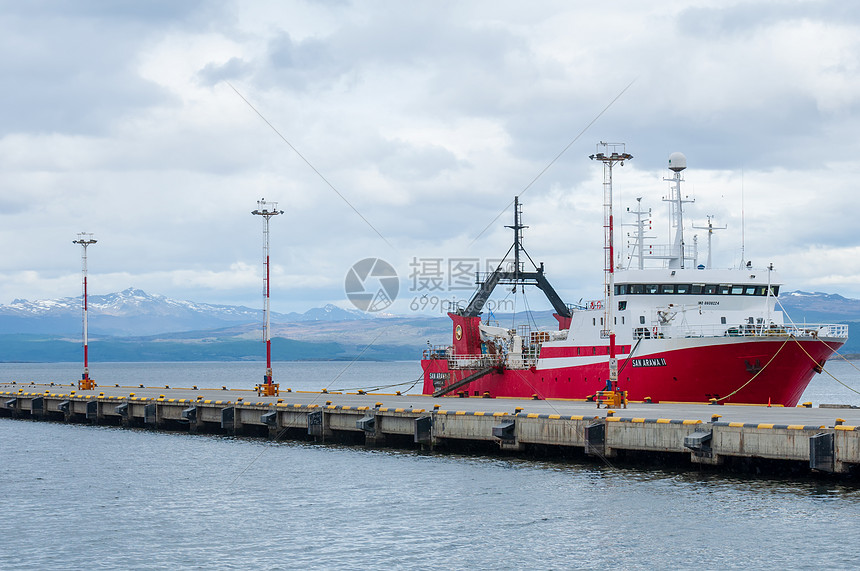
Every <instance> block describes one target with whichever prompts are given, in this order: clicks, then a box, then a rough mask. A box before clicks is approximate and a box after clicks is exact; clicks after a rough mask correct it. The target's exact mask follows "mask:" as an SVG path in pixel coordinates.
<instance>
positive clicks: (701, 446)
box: [684, 430, 714, 451]
mask: <svg viewBox="0 0 860 571" xmlns="http://www.w3.org/2000/svg"><path fill="white" fill-rule="evenodd" d="M713 437H714V431H713V430H707V431H705V430H699V431H696V432H693V433H692V434H688V435H687V436H685V437H684V447H685V448H689V449H690V450H696V451H704V450H708V449H710V447H711V446H710V444H711V439H712V438H713Z"/></svg>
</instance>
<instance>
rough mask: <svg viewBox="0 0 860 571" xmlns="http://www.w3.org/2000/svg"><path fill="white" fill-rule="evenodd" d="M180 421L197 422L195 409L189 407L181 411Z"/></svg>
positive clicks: (194, 407)
mask: <svg viewBox="0 0 860 571" xmlns="http://www.w3.org/2000/svg"><path fill="white" fill-rule="evenodd" d="M182 420H187V421H188V422H197V407H196V406H190V407H188V408H186V409H184V410H183V411H182Z"/></svg>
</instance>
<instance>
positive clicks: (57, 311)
mask: <svg viewBox="0 0 860 571" xmlns="http://www.w3.org/2000/svg"><path fill="white" fill-rule="evenodd" d="M779 302H780V304H781V305H782V308H783V309H785V311H786V312H787V313H788V314H789V315H790V316H791V318H792V320H793V321H794V322H795V323H803V322H807V323H814V322H818V323H820V322H827V323H849V324H852V323H853V324H855V325H860V300H857V299H850V298H845V297H842V296H840V295H837V294H827V293H821V292H814V293H810V292H802V291H795V292H783V293H782V294H781V295H780V297H779ZM496 317H497V320H498V321H499V322H500V323H502V324H505V323H509V322H513V321H514V320H513V316H512V315H506V314H502V315H498V316H496ZM88 318H89V320H88V322H89V333H90V355H91V359H94V360H99V359H100V360H102V361H217V360H260V359H262V358H263V350H262V331H261V329H262V327H261V323H262V311H261V310H259V309H251V308H248V307H243V306H232V305H215V304H206V303H195V302H191V301H177V300H173V299H170V298H167V297H165V296H162V295H151V294H148V293H146V292H144V291H142V290H140V289H134V288H129V289H126V290H124V291H121V292H117V293H111V294H107V295H93V296H89V297H88ZM529 321H532V322H535V323H536V324H537V325H538V326H540V327H545V328H554V327H555V324H556V322H555V319H553V317H552V312H551V311H539V312H533V313H532V314H531V315H530V318H529ZM450 327H451V322H450V320H449V319H448V317H447V316H444V315H441V316H426V315H418V314H414V315H410V316H393V315H385V316H377V315H376V314H367V313H364V312H361V311H357V310H348V309H343V308H340V307H337V306H335V305H331V304H329V305H325V306H323V307H318V308H313V309H310V310H308V311H306V312H304V313H295V312H293V313H276V312H273V313H272V315H271V334H272V344H273V348H272V352H273V355H275V358H276V359H278V360H307V359H318V360H352V359H366V360H413V359H419V358H420V355H421V352H422V350H423V349H425V348H426V347H427V346H428V345H442V344H448V343H450V341H451V339H450V337H451V329H450ZM80 335H81V298H80V297H67V298H62V299H56V300H39V301H27V300H24V299H16V300H14V301H13V302H12V303H10V304H9V305H0V362H4V361H5V362H10V361H38V362H46V361H76V360H79V359H80V356H81V340H80ZM842 352H843V353H860V340H858V341H857V342H854V341H853V340H852V339H851V338H849V341H848V344H846V346H845V347H844V348H843V351H842Z"/></svg>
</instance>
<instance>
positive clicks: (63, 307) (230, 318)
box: [0, 288, 372, 336]
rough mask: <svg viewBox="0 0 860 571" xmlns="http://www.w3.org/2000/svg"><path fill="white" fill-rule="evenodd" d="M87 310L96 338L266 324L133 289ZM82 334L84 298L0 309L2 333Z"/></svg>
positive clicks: (278, 318)
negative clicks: (244, 324) (97, 336)
mask: <svg viewBox="0 0 860 571" xmlns="http://www.w3.org/2000/svg"><path fill="white" fill-rule="evenodd" d="M87 311H88V317H89V320H88V321H89V331H90V333H92V334H93V335H111V336H136V335H154V334H158V333H168V332H176V331H192V330H204V329H217V328H221V327H228V326H231V325H235V324H242V323H261V322H262V310H261V309H251V308H248V307H244V306H241V305H215V304H210V303H195V302H192V301H178V300H175V299H170V298H168V297H165V296H163V295H150V294H148V293H146V292H145V291H143V290H140V289H135V288H128V289H126V290H123V291H121V292H117V293H110V294H107V295H90V296H87ZM270 317H271V320H272V322H282V323H293V322H306V321H353V320H364V319H372V317H369V316H368V314H366V313H363V312H361V311H358V310H348V309H342V308H340V307H337V306H336V305H331V304H328V305H326V306H324V307H316V308H313V309H310V310H308V311H306V312H305V313H277V312H272V314H271V316H270ZM80 331H81V298H80V296H79V297H64V298H62V299H51V300H38V301H28V300H26V299H16V300H13V301H12V303H10V304H9V305H0V334H2V333H34V334H55V335H57V334H59V335H71V334H74V333H80Z"/></svg>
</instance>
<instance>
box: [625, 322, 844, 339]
mask: <svg viewBox="0 0 860 571" xmlns="http://www.w3.org/2000/svg"><path fill="white" fill-rule="evenodd" d="M788 336H793V337H797V338H802V339H807V338H808V339H817V338H828V339H844V338H847V337H848V326H847V325H843V324H803V325H791V324H782V325H780V324H771V325H770V326H762V325H754V324H746V323H745V324H740V325H729V326H726V325H699V326H695V325H684V326H676V325H660V326H654V327H636V328H634V329H633V338H634V339H669V338H675V339H677V338H697V337H788Z"/></svg>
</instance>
